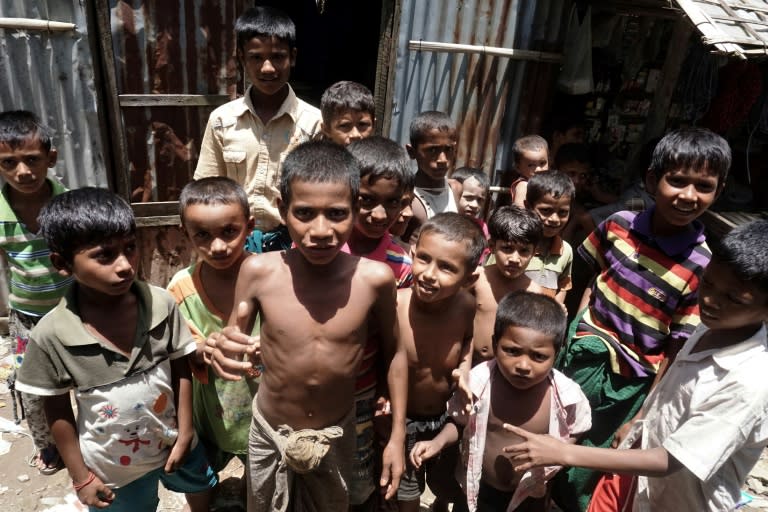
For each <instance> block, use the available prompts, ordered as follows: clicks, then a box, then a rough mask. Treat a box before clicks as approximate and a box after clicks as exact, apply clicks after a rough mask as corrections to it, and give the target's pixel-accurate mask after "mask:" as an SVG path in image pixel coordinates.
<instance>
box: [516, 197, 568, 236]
mask: <svg viewBox="0 0 768 512" xmlns="http://www.w3.org/2000/svg"><path fill="white" fill-rule="evenodd" d="M526 207H527V208H529V209H531V210H533V211H534V212H535V213H536V215H538V216H539V218H540V219H541V223H542V225H543V226H544V238H552V237H553V236H555V235H557V234H559V233H560V232H561V231H562V230H563V228H564V227H565V225H566V224H568V219H569V218H570V216H571V196H560V197H558V198H557V199H555V198H554V197H552V194H546V195H544V197H541V198H540V199H539V200H538V201H536V202H535V203H534V204H532V205H529V204H527V203H526Z"/></svg>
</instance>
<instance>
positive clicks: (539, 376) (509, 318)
mask: <svg viewBox="0 0 768 512" xmlns="http://www.w3.org/2000/svg"><path fill="white" fill-rule="evenodd" d="M566 328H567V319H566V315H565V311H564V310H563V307H562V306H561V305H560V304H558V303H557V301H555V300H554V299H552V298H550V297H547V296H546V295H539V294H537V293H532V292H527V291H516V292H512V293H509V294H507V295H505V296H504V298H503V299H501V300H500V301H499V305H498V308H497V309H496V322H495V324H494V328H493V336H492V338H491V341H492V343H493V352H494V354H495V356H496V364H497V367H498V368H499V371H500V372H501V375H502V376H503V377H504V378H505V379H506V380H507V382H509V383H510V384H511V385H512V386H513V387H515V388H517V389H521V390H525V389H530V388H532V387H534V386H535V385H536V384H539V383H540V382H542V381H544V380H545V379H546V378H547V377H549V374H550V372H551V371H552V366H553V365H554V363H555V356H556V355H557V352H558V350H559V349H560V346H561V345H562V343H563V338H564V337H565V331H566Z"/></svg>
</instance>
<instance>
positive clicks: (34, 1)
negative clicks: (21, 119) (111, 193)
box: [0, 0, 107, 188]
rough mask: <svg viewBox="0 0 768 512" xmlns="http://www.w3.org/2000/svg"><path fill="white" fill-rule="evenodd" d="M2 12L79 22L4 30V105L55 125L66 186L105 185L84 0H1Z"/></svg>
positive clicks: (0, 65) (0, 90)
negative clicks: (53, 28) (60, 27)
mask: <svg viewBox="0 0 768 512" xmlns="http://www.w3.org/2000/svg"><path fill="white" fill-rule="evenodd" d="M0 17H3V18H32V19H43V20H50V21H63V22H68V23H75V24H76V25H77V28H76V30H74V31H68V32H50V33H49V32H43V31H33V30H14V29H0V110H16V109H25V110H31V111H34V112H36V113H37V114H38V115H39V116H40V117H41V118H42V120H43V122H45V123H46V124H48V125H50V126H51V127H52V128H53V129H54V131H55V141H54V142H55V145H56V147H57V149H58V152H59V160H58V162H57V164H56V168H55V170H54V173H55V174H56V176H58V177H59V179H60V180H61V181H62V182H63V183H64V184H65V185H66V186H68V187H70V188H75V187H80V186H85V185H98V186H106V185H107V176H106V171H105V165H104V156H103V151H102V145H101V144H102V142H101V135H100V133H99V119H98V115H97V100H96V91H95V85H94V81H93V61H92V59H91V51H90V47H89V42H88V37H89V34H88V30H87V27H86V13H85V7H84V5H83V2H78V1H76V0H72V1H63V0H0Z"/></svg>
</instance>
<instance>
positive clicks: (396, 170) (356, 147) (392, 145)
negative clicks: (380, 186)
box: [347, 135, 415, 193]
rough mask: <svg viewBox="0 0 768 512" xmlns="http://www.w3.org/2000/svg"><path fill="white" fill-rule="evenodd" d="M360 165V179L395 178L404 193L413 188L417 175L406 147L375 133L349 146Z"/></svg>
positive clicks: (372, 181) (348, 149)
mask: <svg viewBox="0 0 768 512" xmlns="http://www.w3.org/2000/svg"><path fill="white" fill-rule="evenodd" d="M347 151H349V152H350V153H351V154H352V156H353V157H355V159H356V160H357V162H358V164H359V165H360V179H363V178H365V177H368V179H369V180H370V183H374V182H376V181H378V180H379V179H381V178H386V179H390V180H391V179H395V180H397V183H398V186H399V188H400V190H401V191H402V192H403V193H406V192H410V191H412V190H413V184H414V180H415V175H414V173H413V171H411V167H410V159H409V158H408V153H406V152H405V149H404V148H403V147H402V146H401V145H400V144H398V143H397V142H395V141H393V140H392V139H388V138H386V137H382V136H380V135H373V136H371V137H367V138H365V139H360V140H356V141H354V142H353V143H352V144H350V145H349V146H347Z"/></svg>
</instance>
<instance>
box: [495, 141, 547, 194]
mask: <svg viewBox="0 0 768 512" xmlns="http://www.w3.org/2000/svg"><path fill="white" fill-rule="evenodd" d="M512 158H513V159H514V163H515V168H514V170H513V172H507V173H505V174H503V175H502V177H501V179H502V181H501V183H500V185H501V186H502V187H509V199H507V198H506V196H505V195H501V196H500V197H499V200H498V201H497V202H496V207H497V208H498V207H500V206H507V205H510V204H513V205H516V206H519V207H521V208H522V207H523V205H524V203H525V191H526V188H527V187H528V180H529V179H531V176H533V174H534V173H537V172H540V171H546V170H547V169H549V147H548V145H547V141H546V139H544V137H541V136H539V135H526V136H525V137H520V138H519V139H517V140H516V141H515V143H514V144H513V145H512Z"/></svg>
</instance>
